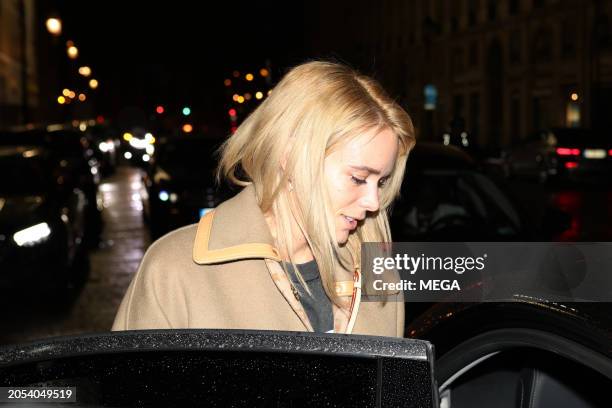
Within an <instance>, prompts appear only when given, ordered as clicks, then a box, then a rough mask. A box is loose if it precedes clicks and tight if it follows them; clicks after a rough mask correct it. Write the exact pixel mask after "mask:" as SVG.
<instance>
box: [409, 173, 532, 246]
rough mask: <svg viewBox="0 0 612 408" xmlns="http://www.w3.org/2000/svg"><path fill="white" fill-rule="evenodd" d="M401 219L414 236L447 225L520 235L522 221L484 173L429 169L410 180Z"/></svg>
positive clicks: (501, 235)
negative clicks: (414, 180) (417, 178)
mask: <svg viewBox="0 0 612 408" xmlns="http://www.w3.org/2000/svg"><path fill="white" fill-rule="evenodd" d="M402 196H403V197H406V199H407V200H406V205H405V206H404V207H405V208H404V210H405V212H404V214H405V215H404V222H405V223H406V224H407V225H408V226H409V227H410V229H411V230H412V232H413V233H414V234H416V235H419V234H425V233H427V232H430V231H432V230H436V231H437V230H443V229H444V228H446V227H450V226H453V227H457V226H461V227H462V228H464V229H466V230H474V229H478V230H482V229H484V230H486V232H487V233H488V234H489V235H494V236H500V237H506V236H512V235H517V234H519V231H520V229H521V221H520V217H519V215H518V213H517V212H516V210H515V209H514V208H513V205H512V204H511V202H510V201H509V200H508V199H507V198H506V197H505V195H504V194H503V193H502V192H501V191H500V190H499V188H497V186H496V185H495V184H494V183H493V182H492V181H491V180H489V179H488V178H487V177H486V176H484V175H482V174H479V173H477V172H474V171H461V172H457V171H452V170H431V171H425V172H423V173H422V175H420V176H419V180H418V182H416V183H409V184H408V188H407V189H406V190H405V191H403V192H402Z"/></svg>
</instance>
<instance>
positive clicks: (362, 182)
mask: <svg viewBox="0 0 612 408" xmlns="http://www.w3.org/2000/svg"><path fill="white" fill-rule="evenodd" d="M351 181H352V182H353V184H365V182H366V181H365V179H360V178H357V177H355V176H351Z"/></svg>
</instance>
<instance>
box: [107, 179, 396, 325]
mask: <svg viewBox="0 0 612 408" xmlns="http://www.w3.org/2000/svg"><path fill="white" fill-rule="evenodd" d="M280 261H281V259H280V257H279V252H278V251H277V249H276V248H274V246H273V240H272V236H271V234H270V230H269V228H268V225H267V223H266V221H265V218H264V216H263V214H262V212H261V209H260V208H259V206H258V204H257V201H256V196H255V190H254V187H253V186H252V185H251V186H248V187H245V188H244V189H243V190H242V191H241V192H240V193H239V194H237V195H236V196H235V197H233V198H231V199H229V200H227V201H225V202H224V203H222V204H220V205H219V206H218V207H217V208H216V209H215V210H214V211H211V212H209V213H207V214H206V215H205V216H204V217H202V219H201V220H200V222H199V224H197V225H196V224H194V225H189V226H186V227H183V228H180V229H178V230H175V231H173V232H170V233H169V234H167V235H165V236H164V237H162V238H160V239H159V240H157V241H156V242H154V243H153V244H152V245H151V246H150V247H149V249H148V250H147V252H146V254H145V256H144V258H143V259H142V262H141V264H140V267H139V268H138V271H137V272H136V275H135V276H134V277H133V279H132V282H131V283H130V285H129V287H128V290H127V292H126V294H125V296H124V298H123V301H122V302H121V305H120V307H119V311H118V313H117V316H116V318H115V322H114V324H113V327H112V329H113V330H136V329H179V328H218V329H255V330H283V331H312V326H311V325H310V322H309V320H308V316H307V315H306V313H305V312H304V308H303V307H302V305H301V303H300V301H299V295H298V294H297V293H296V291H295V289H294V288H293V286H292V285H291V283H290V281H289V279H288V278H287V276H286V275H285V273H284V271H283V269H282V266H281V264H280ZM336 281H337V282H336V292H337V294H338V295H339V296H341V299H342V300H343V306H342V307H338V306H336V305H333V315H334V331H335V332H336V333H354V334H367V335H377V336H392V337H402V336H403V332H404V303H403V298H402V294H401V292H398V293H392V294H390V295H389V296H388V300H387V301H386V302H376V301H367V302H366V301H363V302H362V301H361V273H360V271H359V266H358V265H356V266H355V271H352V272H351V271H346V270H344V269H342V270H341V271H339V272H338V274H337V276H336Z"/></svg>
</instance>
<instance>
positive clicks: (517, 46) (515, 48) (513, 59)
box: [508, 30, 521, 64]
mask: <svg viewBox="0 0 612 408" xmlns="http://www.w3.org/2000/svg"><path fill="white" fill-rule="evenodd" d="M508 52H509V53H510V55H509V60H510V64H520V63H521V32H520V31H518V30H516V31H512V32H511V33H510V44H509V47H508Z"/></svg>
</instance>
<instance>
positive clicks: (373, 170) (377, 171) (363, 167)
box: [349, 165, 380, 175]
mask: <svg viewBox="0 0 612 408" xmlns="http://www.w3.org/2000/svg"><path fill="white" fill-rule="evenodd" d="M349 166H350V167H351V168H353V169H355V170H365V171H368V172H370V173H372V174H376V175H379V174H380V170H376V169H373V168H372V167H369V166H354V165H349Z"/></svg>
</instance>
